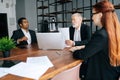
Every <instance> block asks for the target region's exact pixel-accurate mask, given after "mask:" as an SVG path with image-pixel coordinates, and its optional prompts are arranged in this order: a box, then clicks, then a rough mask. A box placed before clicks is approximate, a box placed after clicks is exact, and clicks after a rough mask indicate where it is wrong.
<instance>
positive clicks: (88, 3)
mask: <svg viewBox="0 0 120 80" xmlns="http://www.w3.org/2000/svg"><path fill="white" fill-rule="evenodd" d="M99 1H101V0H1V1H0V10H1V13H6V15H7V17H6V18H7V20H6V21H7V25H6V26H7V27H6V29H4V30H2V29H3V28H2V29H1V30H0V32H1V34H3V31H5V32H6V34H5V35H8V36H9V37H11V35H12V32H13V31H14V30H16V29H18V28H19V26H18V24H17V20H18V19H19V18H20V17H26V18H27V19H28V21H29V24H30V25H29V28H30V29H32V30H34V31H36V32H41V31H42V26H43V25H42V24H43V23H42V22H44V21H47V26H48V27H49V26H50V24H52V19H53V18H54V19H55V22H56V23H55V26H56V27H57V28H59V27H70V26H71V14H72V13H73V12H75V11H76V12H79V13H81V15H82V16H83V23H84V24H87V25H89V26H91V30H92V32H94V31H96V29H97V28H96V27H95V26H94V24H93V22H92V20H91V13H92V10H91V8H92V5H94V4H95V3H96V2H99ZM110 1H111V2H112V3H113V4H114V5H115V8H116V9H115V11H116V12H117V15H118V17H119V19H120V14H119V13H120V11H119V5H120V1H119V0H110ZM1 15H2V14H1ZM1 18H2V17H1ZM1 25H2V24H1ZM1 36H2V35H1Z"/></svg>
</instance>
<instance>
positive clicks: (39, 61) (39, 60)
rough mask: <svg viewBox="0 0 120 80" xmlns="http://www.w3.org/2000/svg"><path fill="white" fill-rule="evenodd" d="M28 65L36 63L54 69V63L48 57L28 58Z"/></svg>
mask: <svg viewBox="0 0 120 80" xmlns="http://www.w3.org/2000/svg"><path fill="white" fill-rule="evenodd" d="M26 62H27V63H34V64H38V65H40V66H41V65H44V66H47V67H53V64H52V62H51V61H50V60H49V58H48V57H47V56H41V57H28V58H27V61H26Z"/></svg>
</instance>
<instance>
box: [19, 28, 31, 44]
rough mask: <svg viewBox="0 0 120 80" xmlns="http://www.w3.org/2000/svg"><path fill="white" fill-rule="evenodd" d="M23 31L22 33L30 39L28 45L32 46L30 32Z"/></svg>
mask: <svg viewBox="0 0 120 80" xmlns="http://www.w3.org/2000/svg"><path fill="white" fill-rule="evenodd" d="M21 30H22V32H23V33H24V35H25V36H26V37H27V38H28V40H27V43H28V44H31V36H30V32H29V31H26V30H24V29H21Z"/></svg>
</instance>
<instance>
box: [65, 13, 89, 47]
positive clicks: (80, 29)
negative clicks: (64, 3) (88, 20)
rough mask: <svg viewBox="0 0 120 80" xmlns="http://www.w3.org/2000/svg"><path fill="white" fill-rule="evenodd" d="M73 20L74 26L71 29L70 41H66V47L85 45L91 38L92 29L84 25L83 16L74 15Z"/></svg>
mask: <svg viewBox="0 0 120 80" xmlns="http://www.w3.org/2000/svg"><path fill="white" fill-rule="evenodd" d="M71 18H72V26H71V27H70V28H69V32H70V40H66V41H65V43H66V45H68V46H80V45H85V44H86V43H87V42H88V41H89V40H90V38H91V31H90V30H91V29H90V27H89V26H88V25H85V24H82V16H81V15H80V14H79V13H74V14H73V15H72V17H71Z"/></svg>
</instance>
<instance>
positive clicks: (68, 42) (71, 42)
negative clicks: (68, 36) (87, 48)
mask: <svg viewBox="0 0 120 80" xmlns="http://www.w3.org/2000/svg"><path fill="white" fill-rule="evenodd" d="M65 44H66V45H67V46H70V47H72V46H74V41H72V40H65Z"/></svg>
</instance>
